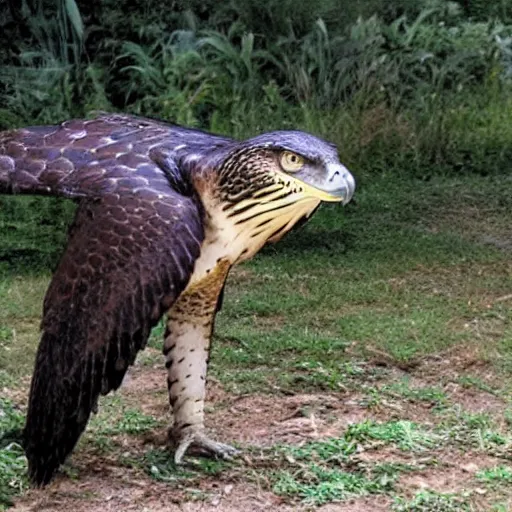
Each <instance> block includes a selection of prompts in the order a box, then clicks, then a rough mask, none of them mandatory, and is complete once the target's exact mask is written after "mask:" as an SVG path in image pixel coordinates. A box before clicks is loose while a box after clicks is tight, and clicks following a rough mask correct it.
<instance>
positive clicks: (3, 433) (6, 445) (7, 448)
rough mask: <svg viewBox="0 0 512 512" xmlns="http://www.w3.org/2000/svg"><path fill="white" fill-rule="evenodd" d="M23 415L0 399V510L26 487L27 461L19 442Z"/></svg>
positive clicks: (7, 402) (8, 504) (9, 503)
mask: <svg viewBox="0 0 512 512" xmlns="http://www.w3.org/2000/svg"><path fill="white" fill-rule="evenodd" d="M22 425H23V415H22V414H21V412H20V411H19V410H17V409H16V408H15V407H14V405H13V404H12V403H11V402H10V401H7V400H4V399H0V510H3V509H4V508H7V507H8V506H10V505H12V503H13V502H12V498H13V496H15V495H18V494H20V493H21V492H23V490H24V489H26V487H27V479H26V476H25V473H26V471H27V463H26V459H25V455H24V453H23V449H22V447H21V446H20V444H19V437H20V431H21V428H22Z"/></svg>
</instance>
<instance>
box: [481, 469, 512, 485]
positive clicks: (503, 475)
mask: <svg viewBox="0 0 512 512" xmlns="http://www.w3.org/2000/svg"><path fill="white" fill-rule="evenodd" d="M476 478H477V479H478V480H480V481H481V482H485V483H486V484H501V483H512V468H510V467H509V466H495V467H494V468H488V469H482V470H481V471H479V472H478V473H477V474H476Z"/></svg>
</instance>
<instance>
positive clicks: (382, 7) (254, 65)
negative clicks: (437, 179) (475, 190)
mask: <svg viewBox="0 0 512 512" xmlns="http://www.w3.org/2000/svg"><path fill="white" fill-rule="evenodd" d="M8 7H9V8H8V9H7V6H5V7H4V13H5V14H6V16H2V17H1V19H2V21H0V24H1V25H0V129H1V128H8V127H12V126H19V125H23V124H27V123H29V124H38V123H54V122H58V121H61V120H63V119H66V118H71V117H81V116H86V115H88V114H89V113H90V112H91V111H92V110H95V109H103V110H123V111H129V112H134V113H140V114H143V115H148V116H155V117H160V118H164V119H167V120H172V121H175V122H179V123H184V124H187V125H192V126H198V127H201V128H205V129H209V130H213V131H216V132H222V133H226V134H230V135H233V136H235V137H246V136H248V135H251V134H254V133H255V132H259V131H262V130H268V129H272V128H287V127H299V128H304V129H307V130H310V131H313V132H315V133H319V134H320V135H324V136H326V137H328V138H329V139H331V140H333V141H334V142H335V143H337V144H338V146H339V149H340V152H341V155H342V158H343V160H344V161H345V162H346V163H347V165H349V166H350V167H352V168H354V169H356V171H357V172H358V173H359V174H361V175H362V176H363V177H364V176H366V175H371V174H373V173H376V172H377V173H378V172H383V171H385V172H398V171H400V172H407V173H414V174H417V175H418V176H421V177H424V176H428V175H430V174H431V173H432V172H439V171H442V172H453V173H467V172H477V173H490V172H495V171H498V170H503V167H504V166H507V165H509V164H508V162H509V161H510V156H511V154H510V152H511V150H510V147H511V137H512V135H511V130H510V128H509V126H508V125H509V123H508V120H509V119H510V118H511V114H512V103H511V101H512V100H511V99H510V94H509V92H510V81H511V79H512V38H511V36H512V1H511V0H493V1H484V0H464V1H461V2H451V1H447V0H393V1H387V0H364V1H363V0H358V1H354V0H350V1H348V0H346V1H339V0H315V1H311V2H296V1H294V0H266V1H264V2H262V1H260V0H249V1H246V0H232V1H230V2H217V1H215V0H207V1H202V0H201V1H199V0H189V1H183V0H182V1H173V2H161V1H159V0H148V1H144V2H128V1H127V0H116V1H113V0H105V1H99V0H95V1H86V0H23V2H19V1H17V0H16V1H15V0H9V2H8ZM470 153H471V157H470Z"/></svg>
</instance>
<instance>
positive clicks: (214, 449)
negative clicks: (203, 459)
mask: <svg viewBox="0 0 512 512" xmlns="http://www.w3.org/2000/svg"><path fill="white" fill-rule="evenodd" d="M179 438H181V439H179ZM179 438H178V439H177V440H176V441H177V448H176V451H175V452H174V463H175V464H176V465H180V464H183V457H184V455H185V453H186V452H187V451H188V449H189V448H191V449H192V450H193V451H197V452H198V454H199V455H203V456H207V457H216V458H220V459H224V460H231V459H232V458H233V457H235V456H236V455H238V454H239V453H240V450H237V449H236V448H234V447H233V446H230V445H229V444H224V443H218V442H217V441H213V440H212V439H210V438H209V437H207V436H206V435H205V434H203V433H201V432H194V431H192V432H188V433H185V435H183V433H181V435H179Z"/></svg>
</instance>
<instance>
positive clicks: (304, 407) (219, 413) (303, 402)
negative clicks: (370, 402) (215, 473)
mask: <svg viewBox="0 0 512 512" xmlns="http://www.w3.org/2000/svg"><path fill="white" fill-rule="evenodd" d="M367 415H368V411H365V410H364V409H363V408H361V407H360V406H358V405H357V404H356V401H354V400H351V399H350V397H349V396H347V395H320V394H318V395H317V394H303V395H294V396H285V397H275V396H264V395H256V396H243V397H240V398H232V399H231V400H230V403H228V404H225V405H224V407H221V408H214V410H213V412H212V413H211V414H210V415H209V416H208V418H207V424H208V426H209V427H210V428H211V429H212V430H214V431H216V432H218V434H219V437H222V438H223V439H224V440H225V441H228V440H231V441H232V442H233V441H235V442H237V443H239V444H241V445H252V446H259V447H265V446H271V445H273V444H276V443H294V444H296V443H301V442H304V441H307V440H311V439H317V438H322V437H331V436H337V435H338V436H339V435H341V434H342V433H343V432H344V431H345V429H346V428H347V426H348V425H349V424H351V423H357V422H359V421H363V420H364V419H365V418H366V417H367Z"/></svg>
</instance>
